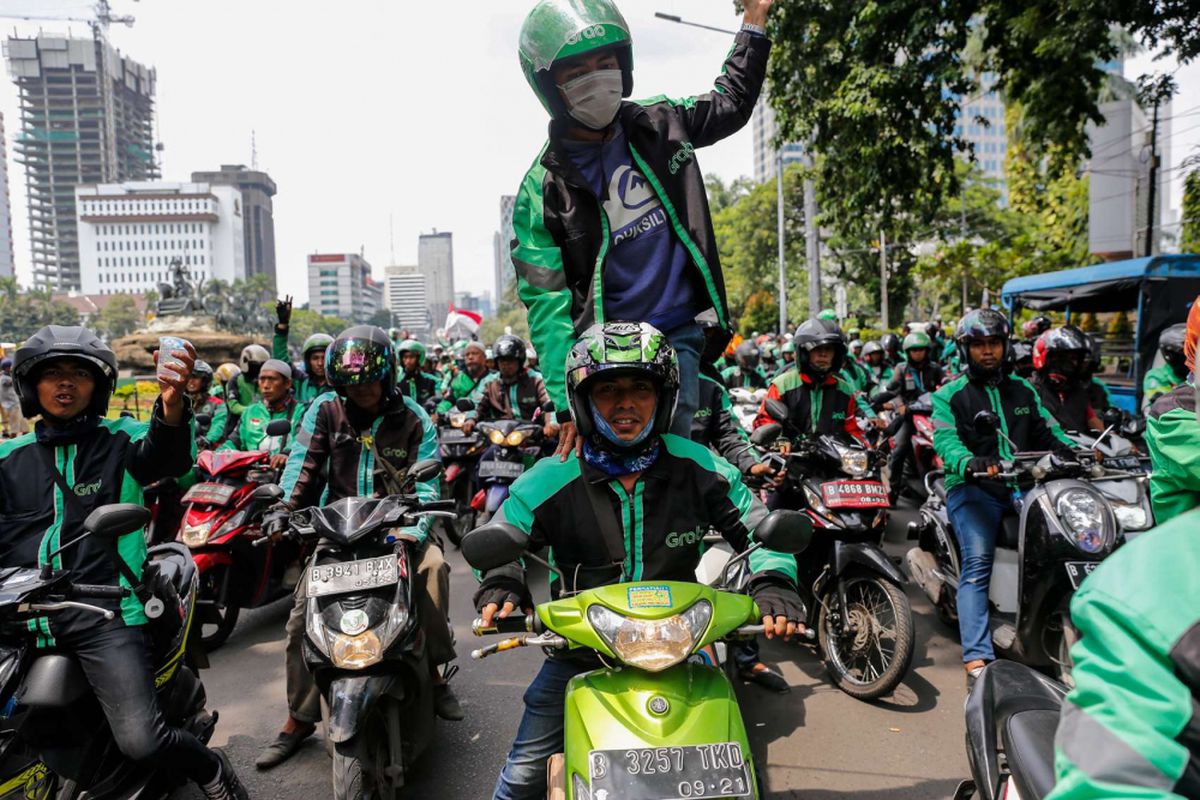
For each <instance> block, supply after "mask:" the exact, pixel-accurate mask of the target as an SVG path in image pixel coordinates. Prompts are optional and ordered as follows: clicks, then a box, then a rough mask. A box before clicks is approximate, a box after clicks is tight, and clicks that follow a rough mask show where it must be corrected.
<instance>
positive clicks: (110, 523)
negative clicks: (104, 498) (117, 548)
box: [83, 503, 150, 540]
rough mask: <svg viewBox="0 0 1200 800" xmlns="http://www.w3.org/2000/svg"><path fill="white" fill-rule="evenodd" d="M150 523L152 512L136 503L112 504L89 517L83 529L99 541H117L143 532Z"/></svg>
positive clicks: (97, 510)
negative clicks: (138, 531) (128, 535)
mask: <svg viewBox="0 0 1200 800" xmlns="http://www.w3.org/2000/svg"><path fill="white" fill-rule="evenodd" d="M149 522H150V511H149V509H147V508H146V507H145V506H141V505H138V504H136V503H110V504H109V505H106V506H100V507H99V508H97V509H96V510H95V511H93V512H92V513H90V514H88V515H87V519H85V520H84V521H83V529H84V530H85V531H87V532H88V533H89V534H91V535H92V536H95V537H96V538H97V539H106V540H116V539H118V538H120V537H122V536H124V535H125V534H127V533H133V532H134V531H136V530H141V529H142V528H144V527H146V525H148V524H149Z"/></svg>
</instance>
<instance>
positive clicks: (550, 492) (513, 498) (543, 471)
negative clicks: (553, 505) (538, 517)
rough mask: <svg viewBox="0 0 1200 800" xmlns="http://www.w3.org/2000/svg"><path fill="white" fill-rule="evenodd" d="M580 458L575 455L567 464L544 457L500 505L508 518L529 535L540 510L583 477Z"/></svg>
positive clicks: (519, 480) (507, 519) (570, 457)
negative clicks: (570, 484)
mask: <svg viewBox="0 0 1200 800" xmlns="http://www.w3.org/2000/svg"><path fill="white" fill-rule="evenodd" d="M580 475H581V472H580V467H579V457H578V456H576V455H575V454H574V453H571V455H570V456H568V457H567V460H566V461H559V460H558V459H557V458H543V459H542V460H540V461H538V462H537V464H535V465H534V467H533V469H531V470H529V471H528V472H526V473H525V474H524V475H522V476H521V477H519V478H517V480H516V481H515V482H514V483H513V485H512V487H511V488H510V489H509V492H508V498H507V499H506V500H505V501H504V504H503V505H502V506H500V510H501V512H503V514H504V519H505V521H507V522H508V523H510V524H512V525H515V526H516V527H518V528H520V529H521V530H523V531H525V533H526V534H529V533H531V532H532V531H533V518H534V514H535V513H536V512H537V510H538V508H539V507H540V506H541V505H542V504H543V503H545V502H546V501H547V500H549V499H550V498H551V497H553V496H554V495H556V494H558V493H559V492H560V491H562V489H563V487H565V486H566V485H567V484H569V483H570V482H571V481H573V480H575V479H576V478H578V477H580Z"/></svg>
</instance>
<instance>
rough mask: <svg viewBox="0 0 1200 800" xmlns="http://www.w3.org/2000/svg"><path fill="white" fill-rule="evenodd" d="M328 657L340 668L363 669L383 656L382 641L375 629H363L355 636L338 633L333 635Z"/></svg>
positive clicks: (377, 661)
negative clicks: (363, 630)
mask: <svg viewBox="0 0 1200 800" xmlns="http://www.w3.org/2000/svg"><path fill="white" fill-rule="evenodd" d="M329 658H330V660H332V661H333V665H334V666H335V667H339V668H341V669H364V668H366V667H369V666H371V665H372V664H377V663H379V660H380V659H381V658H383V643H382V642H380V641H379V636H377V635H376V633H375V631H365V632H363V633H360V634H358V635H357V636H347V635H346V634H344V633H339V634H336V635H335V636H334V637H333V646H332V647H331V648H329Z"/></svg>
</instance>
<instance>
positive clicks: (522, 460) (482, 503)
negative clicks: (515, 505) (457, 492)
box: [472, 419, 545, 525]
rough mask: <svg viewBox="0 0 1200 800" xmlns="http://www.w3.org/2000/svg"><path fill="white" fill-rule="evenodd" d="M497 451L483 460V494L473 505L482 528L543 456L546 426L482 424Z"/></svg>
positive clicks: (481, 429)
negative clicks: (515, 485)
mask: <svg viewBox="0 0 1200 800" xmlns="http://www.w3.org/2000/svg"><path fill="white" fill-rule="evenodd" d="M475 429H476V430H478V431H479V432H480V433H482V434H483V435H484V436H486V437H487V441H489V442H491V443H492V444H493V445H495V447H492V448H489V449H488V450H487V451H485V452H484V454H483V456H482V457H480V459H479V493H478V494H476V495H475V498H474V500H473V502H472V506H473V507H474V509H475V511H476V513H477V515H478V516H477V517H476V522H477V524H479V525H482V524H483V523H485V522H487V521H488V520H489V519H491V518H492V516H493V515H494V514H495V513H496V511H497V510H498V509H499V508H500V506H501V505H503V503H504V501H505V500H506V499H508V487H510V486H512V485H513V483H515V482H516V480H517V478H519V477H521V476H522V475H524V474H525V471H526V470H528V469H530V468H532V467H533V465H534V464H535V463H536V462H537V460H538V459H539V458H541V456H542V441H543V439H544V438H545V437H544V436H543V431H542V423H541V422H538V421H529V420H523V419H498V420H492V421H487V422H480V423H479V424H478V425H477V426H476V427H475Z"/></svg>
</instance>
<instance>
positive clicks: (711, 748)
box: [588, 742, 752, 800]
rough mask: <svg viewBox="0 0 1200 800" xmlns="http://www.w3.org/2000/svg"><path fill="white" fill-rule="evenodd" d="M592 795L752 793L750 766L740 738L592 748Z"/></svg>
mask: <svg viewBox="0 0 1200 800" xmlns="http://www.w3.org/2000/svg"><path fill="white" fill-rule="evenodd" d="M588 765H589V772H590V777H591V785H592V797H593V798H612V800H616V798H621V800H682V799H683V798H688V799H689V800H697V798H713V797H749V796H750V794H751V789H752V787H751V785H750V769H749V768H748V767H747V766H746V760H745V758H744V757H743V755H742V748H741V746H740V745H739V744H738V743H737V742H721V743H719V744H702V745H688V746H686V747H638V748H630V749H628V750H593V751H591V752H590V753H588Z"/></svg>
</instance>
